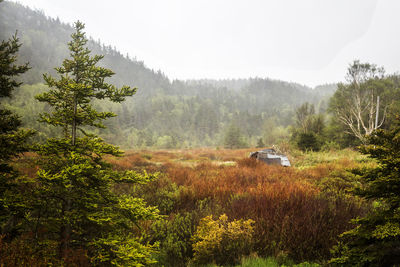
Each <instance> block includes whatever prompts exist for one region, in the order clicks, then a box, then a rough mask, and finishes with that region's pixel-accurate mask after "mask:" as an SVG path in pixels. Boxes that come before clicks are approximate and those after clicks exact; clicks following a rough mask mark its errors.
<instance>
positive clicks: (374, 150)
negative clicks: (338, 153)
mask: <svg viewBox="0 0 400 267" xmlns="http://www.w3.org/2000/svg"><path fill="white" fill-rule="evenodd" d="M367 141H368V145H366V146H363V147H362V152H363V153H365V154H369V155H370V157H372V158H374V159H376V160H377V162H378V167H376V168H374V169H370V170H367V171H362V172H361V175H362V177H363V178H364V180H365V181H366V186H365V187H364V188H360V189H359V190H358V191H357V194H358V195H360V196H362V197H365V198H367V199H370V200H373V201H375V205H374V206H375V207H374V209H373V210H372V211H371V212H370V213H369V214H368V215H367V216H365V217H364V218H361V219H357V220H355V221H354V223H356V224H357V226H356V228H354V229H352V230H350V231H348V232H345V233H344V234H342V238H343V243H341V244H340V245H339V246H337V247H336V253H337V254H338V257H337V258H335V259H333V260H332V263H336V264H339V265H341V266H342V265H346V266H347V265H348V266H394V265H396V266H397V265H399V264H400V249H399V248H400V195H399V188H400V172H399V169H400V118H398V119H397V122H396V125H395V126H394V127H393V128H392V129H391V130H386V131H384V130H377V131H375V132H374V133H373V134H372V135H370V136H369V137H368V139H367Z"/></svg>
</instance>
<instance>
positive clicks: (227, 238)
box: [193, 214, 254, 265]
mask: <svg viewBox="0 0 400 267" xmlns="http://www.w3.org/2000/svg"><path fill="white" fill-rule="evenodd" d="M253 224H254V221H253V220H251V219H249V220H247V221H245V220H234V221H232V222H229V221H228V217H227V216H226V215H225V214H223V215H221V216H220V217H219V219H218V220H213V218H212V216H207V217H205V218H203V219H201V221H200V224H199V226H198V227H197V230H196V232H195V234H194V235H193V251H194V256H193V263H194V264H207V263H216V264H218V265H224V264H236V263H238V262H239V261H240V259H241V257H242V256H246V255H249V254H250V252H251V249H252V237H253V232H254V227H253Z"/></svg>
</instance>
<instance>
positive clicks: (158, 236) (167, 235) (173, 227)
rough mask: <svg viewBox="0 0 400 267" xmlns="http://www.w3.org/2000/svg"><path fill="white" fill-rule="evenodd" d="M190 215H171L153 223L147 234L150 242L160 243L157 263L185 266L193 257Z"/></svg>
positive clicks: (193, 230) (192, 231)
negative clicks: (166, 218)
mask: <svg viewBox="0 0 400 267" xmlns="http://www.w3.org/2000/svg"><path fill="white" fill-rule="evenodd" d="M192 217H193V216H192V214H191V213H189V212H185V213H178V214H175V215H171V216H170V218H169V219H168V220H165V221H161V220H160V221H157V222H155V223H154V224H153V225H152V227H151V230H150V232H149V235H150V239H151V241H152V242H154V241H157V242H160V252H159V254H158V257H157V259H158V261H159V264H160V265H164V266H187V263H188V262H189V260H190V259H191V258H192V257H193V250H192V235H193V233H194V232H195V225H194V223H193V218H192Z"/></svg>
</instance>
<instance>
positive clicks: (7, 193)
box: [0, 35, 33, 234]
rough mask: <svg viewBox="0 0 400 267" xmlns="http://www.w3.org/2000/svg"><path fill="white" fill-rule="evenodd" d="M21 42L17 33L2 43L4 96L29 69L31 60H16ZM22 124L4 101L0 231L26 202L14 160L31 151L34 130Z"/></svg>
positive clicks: (0, 60)
mask: <svg viewBox="0 0 400 267" xmlns="http://www.w3.org/2000/svg"><path fill="white" fill-rule="evenodd" d="M20 46H21V45H20V44H19V42H18V38H17V37H16V35H14V36H13V37H12V38H11V39H9V40H8V41H2V42H1V44H0V97H1V98H4V97H11V93H12V91H13V90H14V89H15V88H17V87H19V86H20V85H21V82H18V81H17V80H16V77H17V76H18V75H20V74H22V73H25V72H26V71H27V70H28V69H29V67H28V64H27V63H26V64H24V65H16V64H15V63H16V60H17V53H18V50H19V48H20ZM20 126H21V120H20V119H19V117H18V116H17V115H16V114H13V113H12V112H11V111H10V110H8V109H6V108H4V107H3V106H2V104H1V102H0V234H8V233H9V232H10V231H11V230H12V229H13V226H14V225H15V223H16V221H15V219H16V217H17V216H22V214H23V212H24V211H23V208H22V207H23V205H21V203H19V204H18V203H16V202H18V201H19V200H20V199H19V197H18V196H19V195H20V194H19V192H18V191H19V190H17V186H18V184H17V182H16V178H17V176H18V174H17V173H16V171H15V170H14V169H13V168H12V166H11V165H10V163H11V161H12V159H13V158H15V157H16V156H18V155H19V154H20V153H22V152H25V151H27V145H26V142H27V140H28V138H29V137H30V136H31V135H32V134H33V131H30V130H23V129H21V128H20ZM14 204H15V205H14ZM18 206H19V208H18Z"/></svg>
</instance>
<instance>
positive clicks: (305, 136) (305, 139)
mask: <svg viewBox="0 0 400 267" xmlns="http://www.w3.org/2000/svg"><path fill="white" fill-rule="evenodd" d="M297 138H298V140H297V146H298V147H299V148H300V149H301V150H303V151H307V150H312V151H318V150H319V149H320V148H321V145H320V144H319V142H318V139H317V136H316V135H315V134H314V133H300V134H299V135H298V137H297Z"/></svg>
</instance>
